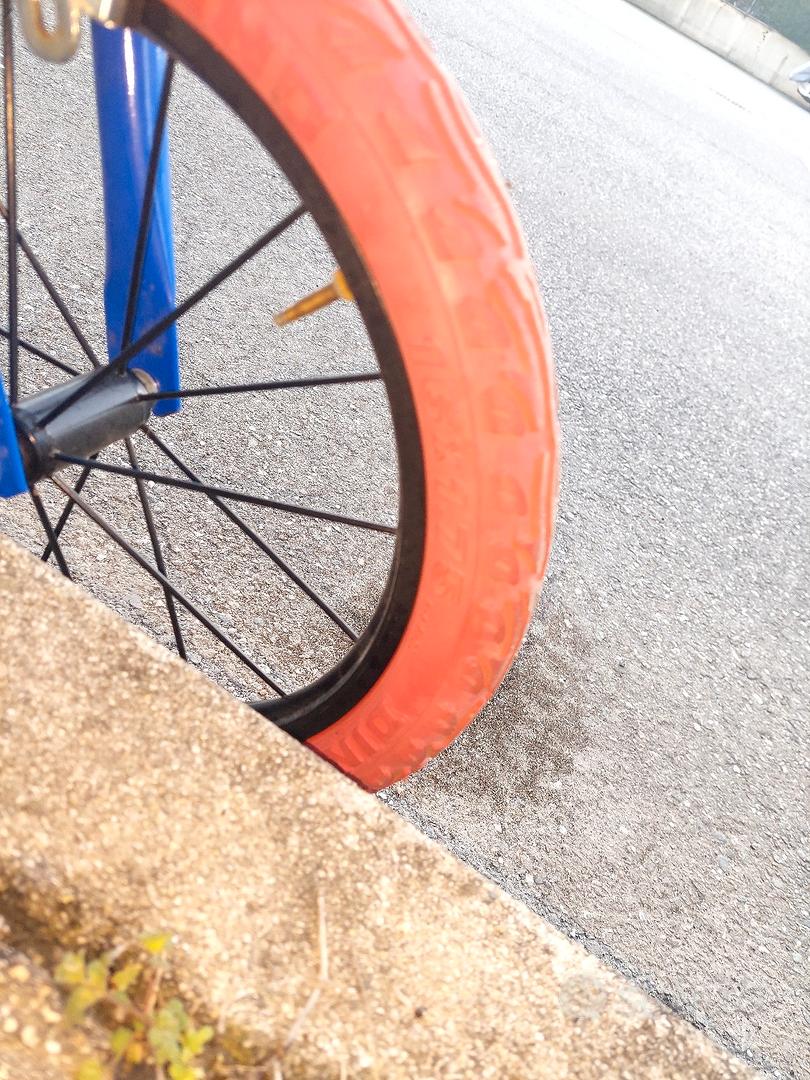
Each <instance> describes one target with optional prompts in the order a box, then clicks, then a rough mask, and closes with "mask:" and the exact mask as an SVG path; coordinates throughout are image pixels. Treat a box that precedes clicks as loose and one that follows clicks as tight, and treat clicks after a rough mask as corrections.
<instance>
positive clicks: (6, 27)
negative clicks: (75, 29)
mask: <svg viewBox="0 0 810 1080" xmlns="http://www.w3.org/2000/svg"><path fill="white" fill-rule="evenodd" d="M3 105H4V118H5V143H6V203H7V204H8V217H7V221H8V228H7V230H6V233H7V246H6V257H7V260H8V265H7V272H8V330H9V334H8V396H9V400H10V401H11V404H12V405H13V404H14V402H15V401H16V400H17V397H18V396H19V371H18V364H19V355H20V350H19V340H18V336H17V316H18V309H17V158H16V147H15V144H14V120H15V117H14V30H13V27H12V23H11V0H3Z"/></svg>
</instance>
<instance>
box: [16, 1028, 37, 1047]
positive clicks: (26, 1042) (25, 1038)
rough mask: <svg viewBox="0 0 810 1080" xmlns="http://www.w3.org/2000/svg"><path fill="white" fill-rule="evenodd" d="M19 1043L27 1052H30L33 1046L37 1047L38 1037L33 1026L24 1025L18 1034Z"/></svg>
mask: <svg viewBox="0 0 810 1080" xmlns="http://www.w3.org/2000/svg"><path fill="white" fill-rule="evenodd" d="M20 1042H21V1043H22V1044H23V1046H27V1047H28V1049H29V1050H32V1049H33V1048H34V1047H35V1046H38V1045H39V1035H38V1034H37V1029H36V1028H35V1027H34V1025H33V1024H26V1025H25V1027H24V1028H23V1029H22V1031H21V1032H20Z"/></svg>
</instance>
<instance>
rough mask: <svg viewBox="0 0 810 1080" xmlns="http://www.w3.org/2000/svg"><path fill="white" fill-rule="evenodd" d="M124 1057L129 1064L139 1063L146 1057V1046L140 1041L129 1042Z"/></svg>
mask: <svg viewBox="0 0 810 1080" xmlns="http://www.w3.org/2000/svg"><path fill="white" fill-rule="evenodd" d="M124 1057H125V1058H126V1060H127V1061H128V1062H129V1063H130V1065H140V1063H141V1062H142V1061H143V1059H144V1057H146V1048H145V1047H144V1045H143V1043H142V1042H131V1043H130V1044H129V1046H128V1047H127V1051H126V1053H125V1054H124Z"/></svg>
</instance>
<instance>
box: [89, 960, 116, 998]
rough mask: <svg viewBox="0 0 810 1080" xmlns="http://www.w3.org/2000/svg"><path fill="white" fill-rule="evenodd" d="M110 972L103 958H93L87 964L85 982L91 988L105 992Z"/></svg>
mask: <svg viewBox="0 0 810 1080" xmlns="http://www.w3.org/2000/svg"><path fill="white" fill-rule="evenodd" d="M109 974H110V971H109V968H108V967H107V965H106V964H105V962H104V961H103V960H93V961H92V962H91V963H89V964H88V965H87V971H86V972H85V977H84V984H85V986H87V987H89V988H90V989H91V990H98V991H99V993H100V994H105V993H106V992H107V978H108V976H109Z"/></svg>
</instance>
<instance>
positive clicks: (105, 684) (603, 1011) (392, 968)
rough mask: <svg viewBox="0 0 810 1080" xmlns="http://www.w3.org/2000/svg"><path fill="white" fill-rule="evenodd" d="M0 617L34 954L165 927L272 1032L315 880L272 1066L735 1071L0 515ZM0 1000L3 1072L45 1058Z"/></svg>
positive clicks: (204, 972)
mask: <svg viewBox="0 0 810 1080" xmlns="http://www.w3.org/2000/svg"><path fill="white" fill-rule="evenodd" d="M0 626H2V628H3V630H2V633H3V640H2V642H0V731H2V739H0V916H2V918H1V919H0V923H2V922H3V920H5V924H6V943H5V948H6V949H14V950H18V952H16V953H15V954H14V955H15V957H17V958H18V957H19V956H21V955H22V956H24V957H26V956H27V957H28V958H29V960H30V962H31V965H32V970H33V969H35V968H37V965H38V964H40V965H43V967H42V970H47V969H48V968H49V967H51V965H52V963H53V956H54V954H55V953H57V952H58V950H59V948H60V947H64V946H66V945H69V946H73V947H76V946H81V945H87V946H88V947H90V948H91V949H93V950H95V949H100V948H105V947H109V946H110V945H111V944H113V943H116V942H119V941H128V940H132V939H133V937H134V936H135V935H137V934H140V933H142V932H143V931H144V930H147V931H152V930H155V929H163V928H168V929H171V930H173V931H174V932H175V934H176V937H177V946H176V949H175V952H174V953H173V958H174V960H173V971H172V978H173V980H174V981H175V983H176V985H177V986H178V988H179V990H180V992H181V994H183V995H184V996H185V997H186V999H187V1000H190V1001H197V1002H201V1003H202V1005H203V1006H204V1009H205V1010H206V1012H207V1013H208V1014H209V1015H210V1016H212V1017H213V1018H216V1019H218V1021H220V1022H221V1023H223V1024H225V1025H227V1026H228V1027H229V1029H232V1030H238V1031H239V1032H240V1033H241V1034H240V1038H241V1039H242V1041H243V1045H249V1046H252V1047H254V1048H256V1049H257V1050H258V1051H264V1050H266V1049H268V1048H270V1049H272V1048H276V1049H277V1048H278V1047H279V1046H281V1045H283V1044H284V1041H285V1039H286V1038H287V1036H288V1035H289V1033H290V1030H291V1027H292V1025H293V1022H294V1020H295V1018H296V1017H297V1016H298V1015H299V1014H300V1011H301V1008H302V1005H303V1003H304V1002H305V1001H306V1000H307V998H308V996H309V995H310V993H311V991H312V990H313V987H314V985H315V984H316V981H317V979H318V962H319V956H318V952H319V931H318V927H319V922H318V909H319V904H321V903H323V904H324V905H325V910H326V927H327V931H326V933H327V937H328V948H329V954H330V964H329V967H330V975H329V981H328V984H327V985H326V986H324V987H323V992H322V995H321V998H320V1001H319V1005H318V1008H317V1010H315V1011H314V1012H313V1013H312V1014H311V1015H310V1017H309V1019H308V1021H307V1024H306V1026H305V1028H304V1030H303V1031H302V1032H301V1033H300V1035H299V1036H298V1037H297V1038H296V1040H295V1042H294V1045H293V1046H292V1047H291V1048H290V1050H289V1052H288V1053H287V1055H286V1056H285V1059H284V1068H285V1075H287V1076H288V1077H292V1076H295V1077H299V1078H310V1077H311V1078H313V1080H314V1078H316V1077H317V1078H318V1080H326V1078H329V1077H334V1078H336V1080H337V1077H338V1076H341V1077H342V1076H347V1077H349V1076H350V1077H368V1078H371V1077H385V1078H386V1080H397V1078H406V1077H407V1078H423V1080H440V1078H466V1077H475V1078H476V1080H478V1078H489V1077H492V1078H496V1077H497V1078H499V1080H506V1078H509V1077H515V1078H517V1077H522V1078H526V1077H541V1076H542V1077H544V1078H545V1077H552V1078H553V1077H581V1078H590V1077H593V1078H597V1077H598V1078H600V1080H603V1078H606V1077H620V1076H627V1077H630V1076H632V1077H634V1078H636V1077H650V1078H652V1077H662V1076H666V1077H668V1078H687V1077H688V1078H695V1080H698V1078H700V1080H712V1078H716V1080H720V1078H730V1077H744V1076H749V1075H751V1074H750V1073H749V1071H748V1070H747V1069H746V1067H745V1066H744V1065H742V1064H741V1063H739V1062H736V1061H734V1060H733V1059H731V1058H730V1057H728V1056H727V1055H726V1054H725V1053H724V1052H723V1051H721V1050H720V1049H719V1048H718V1047H716V1046H714V1045H713V1044H712V1043H711V1042H710V1041H709V1040H708V1039H706V1038H705V1037H703V1036H702V1035H701V1034H699V1033H698V1032H697V1031H695V1030H694V1029H693V1028H691V1027H690V1026H689V1025H688V1024H686V1023H685V1022H683V1021H682V1020H680V1019H679V1018H677V1017H676V1016H674V1015H673V1014H672V1013H670V1012H668V1011H667V1010H666V1009H665V1008H664V1007H663V1006H661V1005H660V1004H658V1003H656V1002H654V1001H652V1000H651V999H650V998H648V997H646V996H645V995H644V994H643V993H641V992H640V991H639V990H638V989H636V988H634V987H632V986H631V985H630V984H628V983H627V982H625V981H624V980H623V979H621V978H619V977H618V976H617V975H616V974H614V973H612V972H610V971H609V970H608V969H606V968H605V967H603V966H602V965H601V964H599V963H598V962H597V961H596V960H595V959H594V958H593V957H592V956H590V955H588V954H587V953H586V952H585V951H584V949H582V948H581V947H580V946H579V945H577V944H575V943H573V942H571V941H569V940H568V939H567V938H565V937H564V936H563V935H562V934H560V933H558V932H557V931H555V930H554V929H553V928H552V927H550V926H549V925H547V924H546V923H544V922H543V921H542V920H540V919H538V918H536V917H535V916H534V915H532V914H531V913H530V912H528V911H527V910H526V909H524V908H523V907H521V906H520V905H519V904H517V903H516V902H514V901H513V900H512V899H510V898H509V897H508V896H506V895H505V894H503V893H501V892H499V891H498V890H497V889H495V888H494V887H493V886H492V885H491V884H489V883H487V882H486V881H484V880H483V879H482V878H480V877H478V876H477V875H476V874H475V873H473V872H472V871H471V870H470V869H469V868H467V867H465V866H463V865H462V864H460V863H459V862H457V861H456V860H455V859H454V858H452V857H451V856H450V855H449V854H447V853H446V852H445V851H443V850H442V849H441V848H440V847H438V846H437V845H436V844H434V843H432V842H430V841H429V840H427V839H426V838H425V837H423V836H422V835H421V834H419V833H417V832H416V831H415V830H414V829H413V828H411V827H410V826H409V825H408V824H406V823H405V822H403V821H402V820H401V819H400V818H399V817H397V816H396V815H395V814H393V813H392V812H390V811H389V810H388V809H387V808H386V807H385V806H383V805H382V804H381V803H380V802H379V801H378V800H377V799H375V798H374V797H373V796H371V795H367V794H365V793H364V792H362V791H360V790H359V789H358V788H356V787H355V786H354V785H353V784H351V783H350V782H349V781H347V780H346V779H345V778H344V777H343V776H341V775H340V774H338V773H337V772H335V771H334V770H333V769H331V768H330V767H329V766H327V765H326V764H325V763H324V762H322V761H320V760H319V759H318V758H316V757H315V756H314V755H313V754H311V753H309V752H308V751H306V750H304V749H303V748H301V747H300V746H298V745H297V744H296V743H294V742H293V741H292V740H291V739H289V738H288V737H287V736H285V735H284V734H283V733H281V732H279V731H278V730H276V729H275V728H273V727H272V726H270V725H269V724H267V723H266V722H264V721H262V720H261V719H260V718H259V717H257V716H256V714H255V713H253V712H251V711H250V710H248V709H247V708H245V707H244V706H242V705H239V704H238V703H236V702H234V701H233V700H232V699H231V698H229V697H228V696H227V695H226V694H224V693H223V692H222V691H220V690H219V689H218V688H217V687H215V686H213V685H212V684H210V683H209V682H207V681H206V680H204V679H203V678H201V677H200V676H198V675H197V674H196V673H194V672H193V671H192V670H191V669H190V668H188V667H186V666H185V665H183V664H181V663H180V662H179V661H177V660H175V659H174V658H172V657H171V656H170V655H169V653H168V652H166V651H165V650H163V649H162V648H160V647H159V646H157V645H155V644H154V643H153V642H151V641H150V640H148V639H147V638H146V637H144V636H143V635H142V634H140V633H139V632H137V631H135V630H133V629H132V628H130V627H128V626H126V625H125V624H124V623H123V622H121V621H120V620H119V619H118V618H117V617H116V616H114V615H113V614H112V613H111V612H109V611H107V610H106V609H105V608H102V607H101V606H99V605H98V604H96V603H95V602H94V601H93V600H92V599H91V598H90V597H89V596H87V595H86V594H85V593H83V592H81V591H80V590H79V589H77V588H75V587H74V586H72V585H70V584H69V583H68V582H66V581H64V580H63V579H62V578H60V577H58V576H57V575H56V574H55V573H54V572H53V571H51V570H50V569H49V568H46V567H44V566H43V564H42V563H41V562H40V561H38V560H36V559H34V558H32V557H31V556H30V555H28V554H26V553H24V552H22V551H21V550H19V549H18V548H16V547H14V546H13V545H12V544H10V543H9V542H8V541H7V540H5V539H3V538H0ZM571 857H572V858H575V857H576V856H575V853H573V852H572V854H571ZM0 952H2V949H0ZM16 962H17V961H16V960H15V963H16ZM32 977H33V976H32ZM36 977H37V978H39V977H40V976H36ZM26 978H28V976H26ZM45 992H47V985H46V986H45ZM0 1004H2V1003H0ZM6 1007H7V1006H6ZM14 1023H17V1020H16V1019H15V1018H14V1017H12V1023H11V1025H10V1028H9V1027H7V1026H5V1025H4V1026H3V1027H2V1028H0V1075H4V1070H5V1074H8V1075H15V1076H19V1075H25V1076H26V1077H27V1078H29V1080H36V1078H38V1077H46V1076H52V1075H53V1062H50V1063H47V1062H45V1063H42V1062H41V1061H39V1062H38V1059H37V1058H36V1056H35V1051H34V1050H33V1049H32V1050H31V1054H32V1055H33V1056H31V1057H30V1059H29V1058H25V1064H24V1065H21V1064H20V1062H21V1061H22V1060H23V1057H24V1055H25V1053H26V1052H27V1047H26V1046H25V1045H21V1044H20V1042H19V1040H18V1039H17V1037H16V1036H15V1035H14V1033H13V1030H14ZM29 1026H30V1025H29ZM9 1030H11V1034H9V1033H8V1031H9ZM4 1032H5V1034H4ZM29 1041H32V1040H30V1039H29ZM21 1055H22V1057H21ZM40 1064H42V1068H40ZM21 1069H22V1072H21V1071H20V1070H21ZM48 1069H50V1070H51V1071H48Z"/></svg>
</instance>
